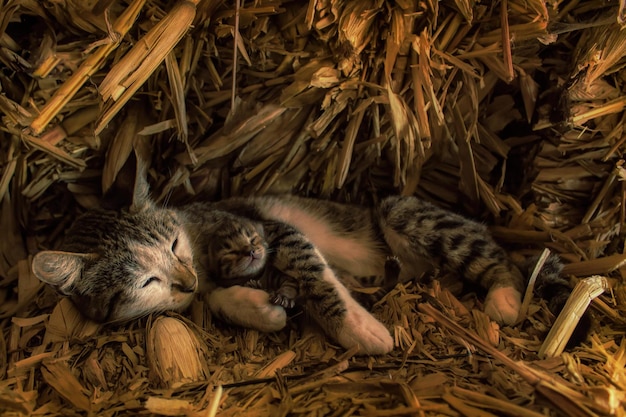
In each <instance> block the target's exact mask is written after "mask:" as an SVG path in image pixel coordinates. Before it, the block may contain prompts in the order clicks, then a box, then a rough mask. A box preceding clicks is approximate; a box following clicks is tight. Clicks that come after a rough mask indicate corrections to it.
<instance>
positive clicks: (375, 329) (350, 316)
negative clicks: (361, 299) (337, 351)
mask: <svg viewBox="0 0 626 417" xmlns="http://www.w3.org/2000/svg"><path fill="white" fill-rule="evenodd" d="M337 341H338V342H339V343H340V344H341V346H343V347H344V348H346V349H349V348H352V347H354V346H357V345H358V346H359V353H361V354H365V355H381V354H383V353H389V352H391V350H393V338H392V337H391V334H390V333H389V330H387V328H386V327H385V325H383V324H382V323H381V322H379V321H378V320H376V318H375V317H374V316H372V315H371V314H370V313H368V312H367V311H366V310H365V309H363V308H362V307H360V306H358V308H350V309H348V311H347V312H346V316H345V317H344V320H343V325H342V327H341V329H339V332H338V335H337Z"/></svg>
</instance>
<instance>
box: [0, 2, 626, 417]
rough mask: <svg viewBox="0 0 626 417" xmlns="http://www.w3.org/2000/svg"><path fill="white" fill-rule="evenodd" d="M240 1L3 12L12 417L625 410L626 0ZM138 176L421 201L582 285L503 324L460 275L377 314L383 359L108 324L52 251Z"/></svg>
mask: <svg viewBox="0 0 626 417" xmlns="http://www.w3.org/2000/svg"><path fill="white" fill-rule="evenodd" d="M238 3H239V4H238V5H237V2H235V1H213V0H198V1H193V0H187V1H183V0H150V1H143V0H130V1H120V0H96V1H90V2H79V1H67V2H54V1H44V2H33V1H10V2H4V3H2V6H0V8H1V10H2V13H0V68H1V71H0V86H1V87H0V112H1V113H2V119H1V123H0V135H1V138H0V175H1V178H0V199H1V200H2V201H1V202H0V204H1V205H0V207H1V208H2V209H1V210H2V211H1V213H0V230H1V231H2V238H1V239H0V328H1V329H2V333H3V337H2V338H0V414H3V415H4V414H7V415H16V416H23V415H24V416H25V415H41V416H56V415H102V416H114V415H142V414H160V415H188V416H216V415H220V416H235V415H238V416H277V415H294V416H296V415H337V416H338V415H342V416H343V415H345V416H349V415H362V416H364V415H369V416H389V415H411V416H441V415H444V416H460V415H476V416H490V415H498V416H500V415H505V416H532V417H535V416H538V415H543V416H554V415H571V416H590V415H611V416H623V415H624V412H623V410H624V406H625V404H626V399H625V396H624V391H625V390H626V382H625V381H626V373H625V372H624V369H625V367H624V358H625V357H626V354H625V351H626V342H624V338H623V335H624V329H626V319H624V315H625V313H626V290H625V287H624V285H623V277H624V262H625V260H626V255H625V251H624V238H623V236H624V234H623V230H622V227H623V226H624V224H625V223H626V209H625V208H624V207H625V206H624V204H625V203H626V185H625V184H624V181H623V180H624V178H626V175H625V174H624V168H623V154H624V152H625V149H624V143H625V141H626V131H625V130H624V121H625V120H626V112H625V108H624V104H625V103H626V99H625V98H624V92H623V90H624V89H623V81H624V80H625V79H626V73H625V72H624V66H623V56H624V45H625V44H626V43H625V42H624V39H623V37H624V36H625V34H624V33H625V32H624V30H623V25H624V16H625V14H624V10H625V9H626V8H625V6H624V2H623V1H620V2H618V3H619V4H617V3H615V4H613V3H611V2H600V1H585V2H582V1H575V0H574V1H562V2H545V1H542V0H506V1H501V2H491V3H487V2H476V1H469V0H454V1H443V2H439V1H430V0H428V1H423V2H416V1H406V0H398V1H387V0H369V1H359V2H356V1H347V0H310V1H308V2H297V1H282V0H272V1H269V0H267V1H266V0H259V1H254V2H238ZM133 158H134V159H136V161H137V170H136V172H139V173H140V174H141V175H144V176H146V177H147V178H149V180H150V182H151V185H152V189H153V191H154V193H153V194H154V195H155V196H156V198H157V200H158V201H159V203H163V204H172V205H173V204H177V203H182V202H186V201H189V200H190V199H192V198H208V199H217V198H221V197H226V196H231V195H246V196H247V195H252V194H260V193H279V192H291V193H297V194H301V195H310V196H314V197H322V198H332V199H333V200H338V201H347V202H351V203H362V204H371V203H372V202H375V201H377V200H378V199H380V198H381V197H383V196H385V195H388V194H392V193H393V194H397V193H404V194H416V195H417V196H419V197H420V198H424V199H427V200H429V201H434V202H435V203H437V204H439V205H441V206H444V207H448V208H451V209H452V210H454V211H457V212H462V213H465V214H467V215H468V216H472V217H474V218H476V219H478V220H479V221H481V222H484V223H487V224H489V225H491V228H490V229H491V230H492V232H493V234H494V236H495V237H496V238H497V239H498V240H499V241H500V242H502V243H503V245H504V246H505V247H506V248H507V249H509V253H510V255H511V257H512V258H513V259H514V260H515V261H523V260H524V259H526V258H527V257H529V256H532V255H537V254H540V253H541V251H543V250H544V249H545V248H548V249H549V251H550V252H551V253H553V254H557V255H559V256H560V257H561V258H562V259H563V260H564V261H565V264H566V265H565V268H564V271H563V276H564V277H565V278H568V279H570V281H571V283H572V288H575V290H574V292H573V295H572V297H571V298H570V300H569V301H568V304H567V306H566V311H565V312H564V313H563V314H561V315H560V316H559V318H558V319H556V321H555V318H554V317H553V315H552V313H550V312H549V311H548V310H547V307H546V303H545V302H544V301H543V300H538V299H537V298H536V297H534V296H533V291H532V288H533V285H532V284H530V285H529V286H528V291H527V293H526V294H525V296H524V301H523V310H522V318H523V320H520V321H519V323H517V324H515V325H514V326H503V327H501V326H498V325H497V324H496V323H494V322H492V321H490V320H489V318H488V317H487V316H486V315H485V314H484V313H483V312H482V298H481V297H480V296H474V295H473V294H471V293H470V294H468V293H467V291H466V292H464V293H462V292H460V291H459V290H458V288H457V287H459V281H460V280H459V277H458V276H457V275H456V274H455V273H450V272H448V271H445V270H443V271H436V272H435V273H434V275H433V277H434V280H433V281H432V282H431V281H429V280H425V281H419V280H415V281H410V282H407V283H405V284H404V285H398V286H396V288H394V289H393V290H392V291H391V292H390V293H389V294H388V295H387V296H386V297H385V298H384V299H383V300H381V301H380V302H379V303H377V304H376V306H375V307H374V308H373V312H374V314H375V315H376V316H377V317H379V318H380V319H381V320H382V321H383V322H384V323H385V324H386V325H387V327H388V328H389V329H390V330H391V331H392V333H393V335H394V338H395V341H396V347H395V349H394V351H393V352H392V353H390V354H389V355H384V356H380V357H375V358H370V357H361V356H358V355H356V351H355V350H352V351H348V352H345V351H344V350H343V349H341V348H340V347H338V346H337V345H336V344H335V343H334V342H333V341H332V340H327V339H326V338H325V337H324V335H323V334H322V333H321V332H320V331H319V329H317V328H315V327H314V326H312V325H311V324H310V323H308V322H307V320H306V315H294V316H293V317H291V318H290V320H289V324H288V326H287V328H286V329H284V330H283V331H280V332H276V333H272V334H262V333H259V332H256V331H252V330H247V329H240V328H235V327H233V326H229V325H228V324H226V323H224V322H222V321H220V320H218V318H216V317H212V316H211V314H210V313H209V309H208V308H207V306H206V305H205V304H204V303H202V302H201V301H196V302H194V303H193V304H192V306H191V307H190V309H189V310H188V311H186V312H185V315H184V316H165V317H160V318H157V317H154V318H152V321H150V322H148V320H147V319H142V320H138V321H133V322H130V323H122V324H120V323H118V324H109V325H106V326H101V325H97V324H95V323H92V322H90V321H88V320H85V319H84V318H82V317H81V316H80V315H79V314H78V312H77V311H76V309H75V308H74V307H73V305H72V304H71V302H70V301H69V300H67V299H59V298H58V297H57V296H56V295H55V294H54V292H53V291H52V290H51V289H50V288H48V287H45V286H43V285H41V284H40V283H39V282H38V281H37V280H36V279H35V277H34V276H33V274H32V272H31V271H30V269H29V263H30V260H29V259H30V258H29V256H31V255H32V254H34V253H35V252H36V251H38V250H40V249H44V248H56V247H58V245H59V243H60V242H61V240H62V237H63V234H64V231H65V230H66V229H67V228H68V226H69V224H70V223H71V222H72V221H73V219H74V218H75V217H76V216H77V215H78V214H79V213H80V212H82V211H83V210H84V209H85V208H89V207H95V206H98V205H100V204H101V202H102V201H101V195H102V193H103V191H106V190H111V187H112V186H113V184H115V182H116V180H118V179H121V180H126V179H127V178H125V173H126V170H125V169H124V168H125V167H124V164H125V162H127V161H128V160H131V159H133ZM120 177H122V178H120ZM546 253H547V252H546ZM539 267H540V265H538V267H537V271H535V272H538V271H539V269H538V268H539ZM595 275H597V276H598V277H596V276H595ZM590 277H591V278H590ZM607 288H608V289H609V290H608V291H605V290H606V289H607ZM361 291H368V290H367V289H366V290H363V289H361ZM369 291H374V289H369ZM600 293H602V294H600ZM598 294H600V295H599V296H597V295H598ZM595 296H597V298H595V299H593V301H591V299H592V298H593V297H595ZM584 309H587V312H590V313H591V315H592V317H593V323H594V326H593V329H592V333H591V335H590V337H589V338H588V339H587V340H586V341H584V343H583V344H582V345H581V346H579V347H577V348H575V349H571V350H568V349H566V350H565V351H563V350H562V349H563V346H564V344H565V343H566V341H567V340H568V339H569V334H570V333H571V330H572V328H573V326H574V323H575V321H576V319H577V318H578V317H580V315H581V314H582V312H583V310H584ZM572 311H573V312H572Z"/></svg>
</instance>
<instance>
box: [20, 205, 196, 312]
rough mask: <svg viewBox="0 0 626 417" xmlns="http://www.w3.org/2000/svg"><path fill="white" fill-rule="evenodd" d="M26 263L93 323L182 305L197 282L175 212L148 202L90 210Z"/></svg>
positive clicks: (186, 303) (177, 307)
mask: <svg viewBox="0 0 626 417" xmlns="http://www.w3.org/2000/svg"><path fill="white" fill-rule="evenodd" d="M32 269H33V272H34V274H35V275H36V276H37V277H38V278H39V279H40V280H41V281H43V282H46V283H48V284H50V285H52V286H53V287H55V288H56V289H57V290H58V291H59V292H60V293H62V294H65V295H67V296H68V297H70V299H71V300H72V301H73V302H74V304H75V305H76V306H77V308H78V309H79V310H80V311H81V313H83V314H84V315H85V316H87V317H89V318H91V319H93V320H95V321H98V322H112V321H125V320H129V319H133V318H137V317H141V316H144V315H146V314H149V313H152V312H158V311H165V310H179V309H182V308H185V307H186V306H187V305H189V303H190V302H191V300H192V298H193V294H194V292H195V290H196V288H197V285H198V280H197V275H196V271H195V270H194V267H193V256H192V249H191V244H190V241H189V237H188V235H187V234H186V233H185V230H184V228H183V226H182V224H181V222H180V220H179V218H178V216H177V214H176V212H174V211H171V210H167V209H165V208H160V207H155V206H153V205H152V204H144V205H142V206H141V207H139V208H137V207H135V208H132V209H128V210H122V211H108V210H92V211H88V212H87V213H85V214H84V215H82V216H80V217H78V218H77V219H76V221H75V222H74V224H73V225H72V227H71V228H70V230H68V233H67V236H66V239H65V242H64V244H63V246H62V250H61V251H42V252H39V253H38V254H36V255H35V256H34V258H33V262H32Z"/></svg>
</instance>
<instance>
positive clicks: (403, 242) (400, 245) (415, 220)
mask: <svg viewBox="0 0 626 417" xmlns="http://www.w3.org/2000/svg"><path fill="white" fill-rule="evenodd" d="M378 218H379V224H380V227H381V230H382V232H383V235H384V238H385V241H386V242H387V244H388V245H389V247H390V249H391V251H392V252H393V253H394V254H395V255H396V256H398V257H399V258H400V262H401V264H402V268H403V270H406V271H408V272H414V273H416V271H411V269H416V266H417V267H421V266H422V265H423V262H424V260H425V259H426V260H430V261H431V262H433V263H434V264H440V265H441V266H442V267H444V268H446V269H448V270H450V271H453V272H457V273H459V274H460V275H461V276H463V277H464V278H465V279H467V280H469V281H471V282H474V283H476V284H479V285H480V286H482V287H483V288H485V289H486V290H487V291H488V293H487V297H486V299H485V312H486V313H487V314H488V315H489V316H490V317H491V318H492V319H494V320H496V321H498V322H499V323H502V324H514V323H515V322H516V321H517V318H518V315H519V309H520V307H521V297H522V290H523V284H524V278H523V276H522V274H521V273H520V271H519V270H518V269H517V267H515V265H513V264H512V263H511V261H510V260H509V259H508V257H507V256H506V253H505V252H504V249H502V248H501V247H500V246H499V245H498V244H497V243H496V242H495V241H494V240H493V238H492V237H491V236H490V235H489V232H488V231H487V228H486V227H485V226H484V225H482V224H480V223H477V222H474V221H472V220H469V219H466V218H465V217H462V216H460V215H458V214H455V213H451V212H449V211H447V210H444V209H442V208H440V207H437V206H435V205H433V204H430V203H428V202H425V201H422V200H419V199H418V198H416V197H397V196H396V197H388V198H386V199H385V200H383V201H382V202H381V204H380V206H379V209H378Z"/></svg>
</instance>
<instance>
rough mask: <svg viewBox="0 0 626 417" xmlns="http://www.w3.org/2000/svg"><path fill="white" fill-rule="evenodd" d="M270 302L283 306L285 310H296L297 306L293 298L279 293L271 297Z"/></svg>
mask: <svg viewBox="0 0 626 417" xmlns="http://www.w3.org/2000/svg"><path fill="white" fill-rule="evenodd" d="M270 302H271V303H272V304H275V305H277V306H282V307H283V308H294V307H295V306H296V301H295V300H294V299H293V298H289V297H287V296H286V295H283V294H278V293H275V294H272V295H271V296H270Z"/></svg>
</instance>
